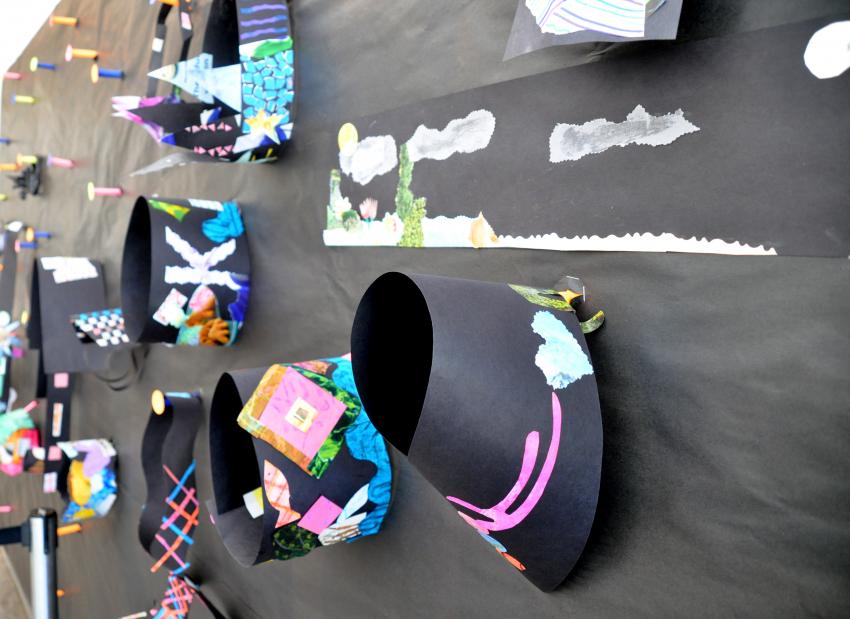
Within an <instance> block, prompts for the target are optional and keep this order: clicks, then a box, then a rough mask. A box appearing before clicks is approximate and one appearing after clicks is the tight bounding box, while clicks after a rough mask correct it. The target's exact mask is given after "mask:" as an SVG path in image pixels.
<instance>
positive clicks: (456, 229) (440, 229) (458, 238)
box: [322, 215, 778, 256]
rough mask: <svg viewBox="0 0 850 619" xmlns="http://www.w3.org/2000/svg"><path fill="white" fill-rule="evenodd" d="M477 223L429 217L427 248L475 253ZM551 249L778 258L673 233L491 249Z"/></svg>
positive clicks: (331, 240)
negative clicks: (464, 249)
mask: <svg viewBox="0 0 850 619" xmlns="http://www.w3.org/2000/svg"><path fill="white" fill-rule="evenodd" d="M473 221H474V220H473V218H471V217H466V216H465V215H457V216H455V217H446V216H445V215H439V216H437V217H433V218H431V217H425V218H423V220H422V228H423V231H424V236H425V243H424V245H423V247H433V248H437V247H469V248H471V247H473V245H472V242H471V241H470V240H469V230H470V226H471V224H472V222H473ZM322 236H323V239H324V242H325V245H327V246H331V247H354V246H372V247H376V246H379V247H395V246H396V245H397V244H398V238H399V236H400V235H399V234H395V235H393V234H390V233H388V232H387V231H386V230H385V229H384V227H383V225H382V222H379V221H375V222H371V223H370V224H368V225H367V226H364V228H363V229H362V230H360V231H353V232H349V231H347V230H345V229H341V228H340V229H333V230H324V231H323V233H322ZM489 248H493V249H498V248H515V249H548V250H554V251H636V252H656V253H667V252H680V253H690V254H725V255H733V256H777V255H778V254H777V253H776V250H775V249H774V248H772V247H768V248H766V249H765V247H764V245H758V246H751V245H746V244H744V243H740V242H738V241H733V242H731V243H730V242H727V241H724V240H722V239H707V238H705V237H703V238H697V237H695V236H693V237H690V238H687V239H685V238H682V237H678V236H676V235H675V234H673V233H671V232H662V233H661V234H652V233H651V232H644V233H633V234H624V235H622V236H616V235H614V234H609V235H607V236H604V237H603V236H597V235H591V236H573V237H563V236H559V235H557V234H555V233H554V232H550V233H547V234H538V235H532V236H510V235H503V236H497V237H496V241H495V242H493V243H492V244H488V245H487V246H486V247H485V249H489Z"/></svg>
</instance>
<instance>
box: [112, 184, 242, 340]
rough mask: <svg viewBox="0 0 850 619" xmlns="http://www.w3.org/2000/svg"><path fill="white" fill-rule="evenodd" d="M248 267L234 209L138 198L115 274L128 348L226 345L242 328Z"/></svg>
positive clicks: (224, 205)
mask: <svg viewBox="0 0 850 619" xmlns="http://www.w3.org/2000/svg"><path fill="white" fill-rule="evenodd" d="M250 273H251V260H250V256H249V254H248V242H247V239H246V236H245V228H244V226H243V224H242V214H241V213H240V211H239V207H238V206H237V205H236V203H235V202H212V201H208V200H174V199H170V198H144V197H142V198H139V199H138V200H137V201H136V204H135V206H134V207H133V214H132V216H131V218H130V225H129V227H128V228H127V236H126V240H125V243H124V261H123V264H122V267H121V306H122V309H123V312H124V322H125V327H126V331H127V335H128V336H129V338H130V339H131V340H132V341H136V342H161V343H166V344H185V345H190V346H199V345H200V346H230V345H231V344H233V342H234V341H235V340H236V336H237V334H238V333H239V330H240V329H241V328H242V324H243V323H244V321H245V311H246V310H247V307H248V296H249V292H250V289H251V288H250V286H251V284H250Z"/></svg>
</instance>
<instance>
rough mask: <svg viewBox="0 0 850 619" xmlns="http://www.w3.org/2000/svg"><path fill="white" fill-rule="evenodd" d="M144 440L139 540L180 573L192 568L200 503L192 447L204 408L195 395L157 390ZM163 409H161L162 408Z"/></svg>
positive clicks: (157, 562)
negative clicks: (144, 484) (144, 487)
mask: <svg viewBox="0 0 850 619" xmlns="http://www.w3.org/2000/svg"><path fill="white" fill-rule="evenodd" d="M154 394H155V396H157V398H156V399H157V401H158V402H159V401H160V398H161V403H162V407H161V408H160V407H158V406H157V405H155V404H154V405H153V406H152V407H153V409H154V410H152V411H151V414H150V417H149V418H148V425H147V427H146V428H145V434H144V437H143V438H142V469H143V471H144V474H145V481H146V482H147V499H146V500H145V504H144V506H143V507H142V515H141V518H140V519H139V542H141V544H142V547H143V548H144V549H145V551H146V552H147V553H148V554H149V555H151V557H153V559H154V563H153V565H152V566H151V572H156V571H158V570H159V569H161V568H165V571H167V572H169V573H171V574H174V575H177V574H182V573H183V572H185V571H186V570H187V569H188V568H189V565H190V563H189V560H188V554H189V549H190V548H191V546H192V545H193V544H194V539H193V535H194V531H195V527H197V526H198V518H199V516H200V503H199V501H198V495H197V488H196V485H195V458H194V457H193V448H194V444H195V436H196V435H197V433H198V428H199V427H200V424H201V421H202V420H203V416H204V411H203V405H202V404H201V398H200V396H199V395H198V394H195V393H182V392H169V393H164V392H162V391H155V392H154ZM157 409H159V410H157Z"/></svg>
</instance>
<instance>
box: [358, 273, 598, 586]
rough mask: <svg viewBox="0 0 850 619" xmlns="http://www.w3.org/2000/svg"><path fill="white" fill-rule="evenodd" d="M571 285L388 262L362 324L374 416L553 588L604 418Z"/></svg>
mask: <svg viewBox="0 0 850 619" xmlns="http://www.w3.org/2000/svg"><path fill="white" fill-rule="evenodd" d="M574 296H576V295H572V294H569V293H564V294H563V295H560V294H558V293H556V292H555V291H554V290H541V289H534V288H529V287H525V286H511V285H508V284H496V283H487V282H477V281H468V280H461V279H452V278H446V277H433V276H426V275H405V274H401V273H387V274H385V275H383V276H381V277H379V278H378V279H377V280H376V281H375V282H374V283H373V284H372V285H371V286H370V288H369V289H368V290H367V291H366V294H365V295H364V296H363V299H362V300H361V302H360V305H359V307H358V309H357V314H356V316H355V320H354V327H353V329H352V334H351V344H352V359H353V365H354V376H355V380H356V383H357V388H358V390H359V392H360V394H361V397H362V399H363V404H364V406H365V407H366V409H367V410H369V414H370V417H371V418H372V419H373V421H374V423H375V426H376V427H377V428H378V430H379V431H380V432H381V433H382V434H383V435H384V437H385V438H386V439H387V440H388V441H390V443H392V444H393V445H394V446H395V447H397V448H398V449H399V450H400V451H402V452H403V453H405V454H407V455H408V457H409V459H410V461H411V462H412V463H413V464H414V465H415V466H416V467H417V468H418V469H419V470H420V471H421V472H422V474H423V475H424V476H425V477H426V478H427V479H428V480H429V481H430V482H431V483H432V484H433V485H434V486H435V487H436V488H437V490H439V491H440V493H442V494H443V495H444V496H445V497H446V498H447V499H448V500H449V501H450V502H451V503H452V505H453V506H454V507H456V508H457V509H458V513H459V514H460V516H461V517H462V518H463V519H464V520H465V521H466V522H467V523H468V524H470V525H471V526H473V528H475V530H476V531H477V532H478V533H479V534H480V535H481V536H482V537H483V538H484V539H486V540H487V541H488V542H489V543H490V544H492V545H493V546H494V547H495V548H496V550H497V551H498V552H499V553H500V554H501V555H502V556H503V557H504V558H505V559H506V560H507V561H508V562H509V563H511V564H512V565H513V566H514V567H516V568H517V569H519V570H521V571H522V572H523V574H524V575H525V576H526V577H527V578H528V579H529V580H531V582H533V583H534V584H535V585H537V586H538V587H539V588H541V589H543V590H550V589H553V588H555V587H556V586H558V584H560V583H561V582H562V581H563V580H564V579H565V578H566V576H567V575H568V574H569V572H570V570H571V569H572V568H573V566H574V564H575V562H576V561H577V560H578V558H579V555H580V554H581V552H582V550H583V548H584V545H585V542H586V540H587V537H588V534H589V533H590V528H591V524H592V523H593V517H594V513H595V510H596V501H597V497H598V493H599V480H600V471H601V461H602V422H601V416H600V411H599V400H598V395H597V391H596V381H595V378H594V375H593V368H592V366H591V364H590V358H589V355H588V352H587V346H586V344H585V341H584V336H583V334H582V332H581V328H580V326H579V323H578V320H577V319H576V316H575V313H574V312H573V310H572V307H571V306H570V303H569V301H570V300H572V297H574Z"/></svg>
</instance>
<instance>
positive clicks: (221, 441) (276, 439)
mask: <svg viewBox="0 0 850 619" xmlns="http://www.w3.org/2000/svg"><path fill="white" fill-rule="evenodd" d="M210 457H211V461H212V477H213V489H214V492H215V506H214V512H215V514H216V515H215V524H216V527H217V529H218V531H219V533H220V534H221V537H222V539H223V541H224V544H225V546H226V547H227V549H228V550H229V551H230V554H231V555H233V557H234V558H235V559H236V560H237V561H238V562H239V563H240V564H242V565H244V566H250V565H254V564H256V563H260V562H263V561H266V560H269V559H279V560H286V559H292V558H296V557H300V556H303V555H306V554H307V553H309V552H310V551H312V550H313V549H315V548H318V547H320V546H328V545H332V544H335V543H338V542H343V541H344V542H353V541H356V540H357V539H359V538H361V537H364V536H367V535H374V534H376V533H378V532H379V530H380V528H381V525H382V523H383V520H384V516H385V515H386V512H387V510H388V508H389V503H390V496H391V486H392V468H391V465H390V460H389V456H388V454H387V449H386V446H385V444H384V440H383V439H382V438H381V436H380V435H379V434H378V432H377V431H376V430H375V427H374V426H373V425H372V423H371V421H370V420H369V417H368V416H367V414H366V412H365V411H364V410H363V408H362V405H361V403H360V399H359V397H358V396H357V390H356V388H355V386H354V379H353V377H352V372H351V361H350V359H349V358H348V357H347V356H346V357H335V358H330V359H320V360H317V361H308V362H305V363H297V364H281V365H274V366H272V367H270V368H267V369H266V368H259V369H255V370H242V371H237V372H230V373H227V374H224V375H222V377H221V379H220V380H219V383H218V386H217V387H216V391H215V396H214V397H213V403H212V410H211V413H210ZM211 509H212V508H211Z"/></svg>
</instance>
